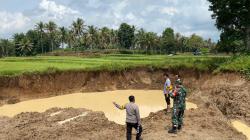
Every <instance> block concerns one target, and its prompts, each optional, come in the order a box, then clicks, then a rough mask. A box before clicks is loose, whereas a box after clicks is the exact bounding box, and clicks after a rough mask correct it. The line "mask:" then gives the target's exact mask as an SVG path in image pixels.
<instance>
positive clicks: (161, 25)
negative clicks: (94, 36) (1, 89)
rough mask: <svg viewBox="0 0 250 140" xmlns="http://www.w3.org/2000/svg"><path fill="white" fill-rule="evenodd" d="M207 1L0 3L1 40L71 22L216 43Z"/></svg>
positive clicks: (216, 33)
mask: <svg viewBox="0 0 250 140" xmlns="http://www.w3.org/2000/svg"><path fill="white" fill-rule="evenodd" d="M208 8H209V3H208V2H207V0H0V38H11V37H12V35H13V34H14V33H20V32H25V31H27V30H29V29H32V28H34V26H35V24H36V23H38V22H39V21H43V22H48V21H50V20H51V21H54V22H56V23H57V24H58V25H59V26H65V27H69V26H70V25H71V23H72V21H73V20H75V19H77V18H82V19H84V21H85V23H86V24H87V25H95V26H97V27H104V26H106V27H110V28H114V29H117V28H119V25H120V24H121V23H123V22H126V23H128V24H132V25H135V27H136V28H137V29H140V28H144V29H145V30H146V31H152V32H156V33H158V34H159V35H160V34H161V33H162V32H163V30H164V29H165V28H167V27H171V28H173V29H174V30H175V32H179V33H181V34H183V35H185V36H190V35H192V34H194V33H195V34H197V35H200V36H202V37H204V38H205V39H208V38H211V39H212V40H213V41H217V40H218V39H219V31H218V30H217V29H216V27H215V25H214V24H215V21H214V20H212V19H211V14H212V13H211V12H210V11H209V10H208Z"/></svg>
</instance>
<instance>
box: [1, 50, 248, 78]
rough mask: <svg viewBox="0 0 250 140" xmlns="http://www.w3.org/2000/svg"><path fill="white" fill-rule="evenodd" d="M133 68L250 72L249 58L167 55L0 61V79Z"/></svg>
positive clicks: (51, 57) (54, 57)
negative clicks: (35, 74) (31, 74)
mask: <svg viewBox="0 0 250 140" xmlns="http://www.w3.org/2000/svg"><path fill="white" fill-rule="evenodd" d="M133 67H155V68H172V69H179V68H183V69H184V68H194V69H198V70H211V71H215V70H216V71H232V72H245V73H247V72H248V71H249V69H250V56H242V57H237V58H234V57H225V56H188V55H179V56H166V55H133V54H129V55H121V54H113V55H105V56H99V57H89V58H84V57H66V56H37V57H8V58H2V59H0V76H16V75H20V74H24V73H46V72H54V71H68V70H72V71H74V70H77V71H78V70H84V71H98V70H109V71H114V70H124V69H127V68H133Z"/></svg>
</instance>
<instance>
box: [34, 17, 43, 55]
mask: <svg viewBox="0 0 250 140" xmlns="http://www.w3.org/2000/svg"><path fill="white" fill-rule="evenodd" d="M44 28H45V25H44V23H43V22H41V21H40V22H39V23H37V24H36V25H35V29H36V31H37V32H38V33H39V35H40V40H39V44H40V48H41V49H42V54H43V52H44V50H43V45H42V41H43V34H44Z"/></svg>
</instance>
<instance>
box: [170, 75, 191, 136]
mask: <svg viewBox="0 0 250 140" xmlns="http://www.w3.org/2000/svg"><path fill="white" fill-rule="evenodd" d="M186 94H187V91H186V89H185V88H184V86H183V85H182V83H181V81H180V80H177V81H176V86H175V90H174V92H172V93H171V94H170V97H171V98H173V111H172V124H173V127H172V129H170V130H169V131H168V133H177V129H178V130H180V129H181V128H182V124H183V116H184V111H185V109H186Z"/></svg>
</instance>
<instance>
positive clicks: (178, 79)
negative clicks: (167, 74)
mask: <svg viewBox="0 0 250 140" xmlns="http://www.w3.org/2000/svg"><path fill="white" fill-rule="evenodd" d="M175 78H176V80H175V84H178V83H182V82H181V76H180V75H178V74H177V75H175Z"/></svg>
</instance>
